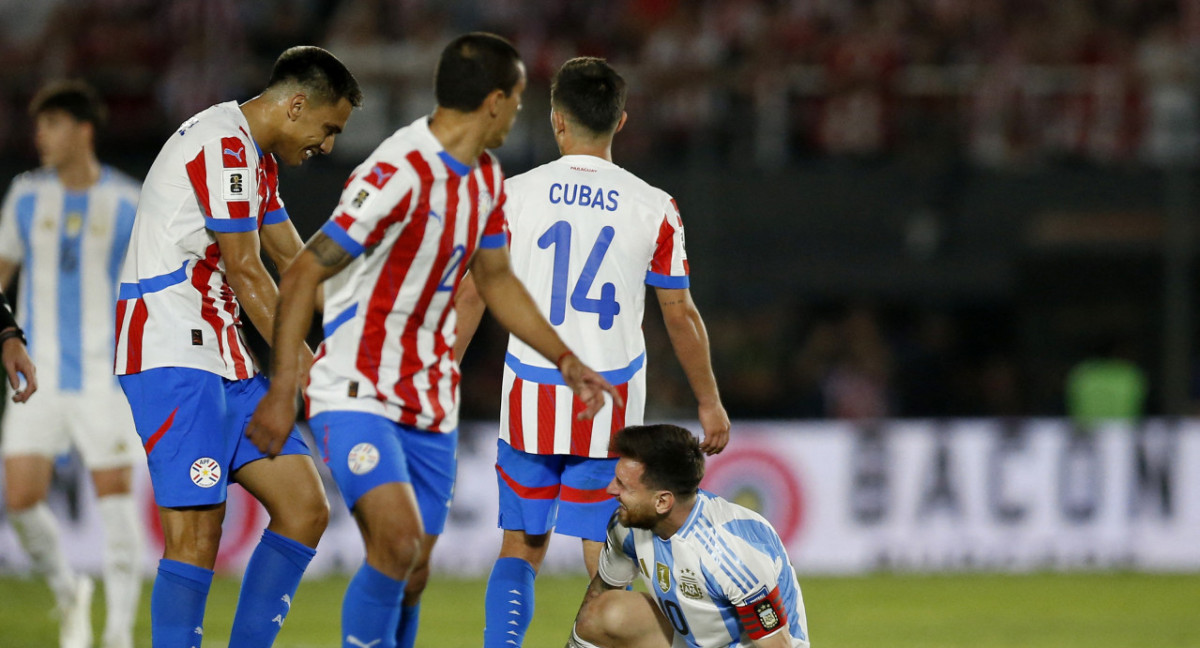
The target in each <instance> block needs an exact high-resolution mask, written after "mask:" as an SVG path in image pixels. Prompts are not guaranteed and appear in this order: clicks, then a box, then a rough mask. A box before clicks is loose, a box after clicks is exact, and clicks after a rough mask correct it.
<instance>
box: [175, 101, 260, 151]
mask: <svg viewBox="0 0 1200 648" xmlns="http://www.w3.org/2000/svg"><path fill="white" fill-rule="evenodd" d="M175 132H176V135H177V137H173V138H172V141H174V142H177V143H178V145H179V146H182V147H185V148H200V147H204V146H206V145H208V144H210V143H212V142H217V141H221V140H227V139H230V138H232V139H237V140H241V141H242V142H243V143H244V144H246V145H248V146H253V141H252V139H251V137H250V132H249V130H248V125H247V124H246V117H245V116H244V115H243V114H242V111H241V109H240V108H239V107H238V105H237V102H234V101H227V102H225V103H219V104H216V105H213V106H209V107H208V108H205V109H204V110H202V111H200V112H198V113H196V114H195V115H193V116H192V117H191V118H190V119H188V120H187V121H185V122H183V123H182V124H180V125H179V128H177V129H175Z"/></svg>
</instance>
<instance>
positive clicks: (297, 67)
mask: <svg viewBox="0 0 1200 648" xmlns="http://www.w3.org/2000/svg"><path fill="white" fill-rule="evenodd" d="M289 81H290V82H294V83H298V84H300V86H302V87H303V88H305V89H306V90H309V91H310V92H312V93H313V95H314V96H315V97H316V99H317V101H319V102H320V103H324V104H333V103H337V102H338V100H339V99H345V100H346V101H349V102H350V105H351V106H354V107H355V108H357V107H359V106H361V105H362V90H361V89H359V87H358V79H355V78H354V75H353V74H351V73H350V70H348V69H347V68H346V66H345V65H343V64H342V62H341V61H339V60H338V59H337V57H336V56H334V55H333V54H330V53H329V52H328V51H326V50H323V49H321V48H320V47H316V46H313V45H297V46H296V47H290V48H288V49H286V50H284V51H283V54H280V55H279V58H278V59H276V60H275V67H274V68H272V69H271V80H270V81H268V82H267V87H268V88H272V87H274V86H276V85H280V84H283V83H287V82H289Z"/></svg>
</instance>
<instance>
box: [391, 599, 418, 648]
mask: <svg viewBox="0 0 1200 648" xmlns="http://www.w3.org/2000/svg"><path fill="white" fill-rule="evenodd" d="M420 617H421V604H420V603H417V604H416V605H401V606H400V627H399V628H397V629H396V648H413V647H414V646H416V645H417V625H418V622H419V621H420V620H421V619H420Z"/></svg>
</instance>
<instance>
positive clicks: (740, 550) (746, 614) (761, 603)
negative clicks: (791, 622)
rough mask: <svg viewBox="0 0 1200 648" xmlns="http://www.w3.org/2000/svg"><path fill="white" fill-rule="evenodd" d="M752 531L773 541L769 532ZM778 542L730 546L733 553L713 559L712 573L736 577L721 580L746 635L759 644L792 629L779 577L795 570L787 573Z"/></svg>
mask: <svg viewBox="0 0 1200 648" xmlns="http://www.w3.org/2000/svg"><path fill="white" fill-rule="evenodd" d="M754 526H756V525H754ZM749 530H750V531H751V532H752V533H756V534H759V535H761V536H762V537H763V538H770V537H771V534H769V533H767V532H766V531H765V529H764V530H762V531H761V533H760V532H759V530H757V529H749ZM776 538H777V536H776ZM777 542H778V541H777V539H776V540H774V541H772V540H767V543H768V544H762V543H758V542H754V541H749V542H747V541H744V540H738V541H732V542H729V543H728V544H727V545H726V546H730V548H731V549H732V551H727V552H725V551H722V552H714V554H713V556H712V557H711V559H712V560H714V561H715V562H716V563H717V564H716V565H712V566H710V571H711V572H712V573H721V574H726V575H736V576H729V577H727V578H721V579H719V580H720V582H721V588H722V589H723V590H724V593H725V596H726V597H727V598H728V599H729V602H730V604H731V605H733V607H734V609H735V610H736V611H737V616H738V623H739V624H740V625H741V626H742V631H743V632H745V633H746V635H747V636H749V637H750V638H751V639H755V640H757V639H761V638H763V637H765V636H767V635H769V634H773V633H774V632H775V631H777V630H779V629H780V628H786V627H787V625H788V614H787V606H786V604H785V603H784V600H783V596H782V594H781V593H780V589H779V574H780V573H791V570H785V569H783V563H782V561H783V560H784V558H783V556H784V554H783V552H782V546H781V545H778V546H777ZM770 547H776V550H775V551H772V550H770ZM713 567H715V568H716V571H714V570H713V569H712V568H713Z"/></svg>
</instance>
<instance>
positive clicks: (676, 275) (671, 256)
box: [646, 198, 689, 288]
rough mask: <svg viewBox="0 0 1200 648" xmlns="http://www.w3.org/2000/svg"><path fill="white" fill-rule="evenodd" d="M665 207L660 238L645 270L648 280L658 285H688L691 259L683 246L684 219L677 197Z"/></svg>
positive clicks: (679, 286) (660, 226) (648, 283)
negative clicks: (681, 215) (689, 261)
mask: <svg viewBox="0 0 1200 648" xmlns="http://www.w3.org/2000/svg"><path fill="white" fill-rule="evenodd" d="M669 201H670V202H668V203H667V204H666V205H665V206H664V208H663V217H662V221H660V223H659V226H658V240H657V241H656V242H655V245H654V256H653V257H652V258H651V259H650V268H649V269H647V270H646V284H647V285H650V286H654V287H655V288H687V287H688V285H689V280H688V261H687V252H686V251H685V250H684V246H683V219H682V218H680V216H679V206H678V205H677V204H676V203H675V199H674V198H669Z"/></svg>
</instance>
